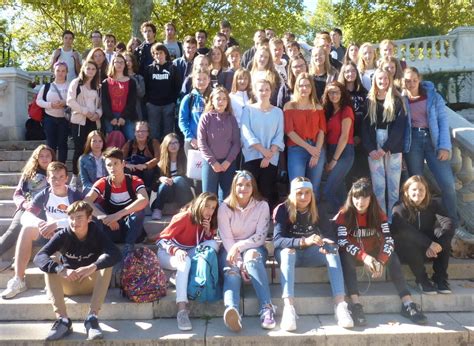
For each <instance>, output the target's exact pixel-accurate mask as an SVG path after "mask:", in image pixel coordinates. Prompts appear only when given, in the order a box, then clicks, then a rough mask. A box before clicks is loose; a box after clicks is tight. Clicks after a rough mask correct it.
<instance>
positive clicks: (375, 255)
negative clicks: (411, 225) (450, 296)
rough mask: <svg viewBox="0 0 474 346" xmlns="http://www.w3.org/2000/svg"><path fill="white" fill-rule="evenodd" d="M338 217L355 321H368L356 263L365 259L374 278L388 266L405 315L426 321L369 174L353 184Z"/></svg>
mask: <svg viewBox="0 0 474 346" xmlns="http://www.w3.org/2000/svg"><path fill="white" fill-rule="evenodd" d="M334 219H335V223H336V226H337V238H338V244H339V247H340V250H339V252H340V256H341V262H342V269H343V272H344V281H345V283H346V286H347V293H348V295H349V297H350V299H351V303H352V304H351V306H350V310H351V312H352V319H353V320H354V324H355V325H356V326H362V325H365V324H366V323H367V321H366V319H365V315H364V310H363V308H362V305H361V303H360V300H359V288H358V285H357V272H356V264H357V263H360V262H363V263H364V265H365V267H366V268H367V269H368V270H369V271H370V273H371V274H372V278H380V277H381V276H382V275H383V272H384V267H385V266H386V267H387V269H388V271H389V274H390V277H391V278H392V281H393V283H394V285H395V287H396V289H397V292H398V295H399V296H400V298H401V300H402V308H401V315H402V316H404V317H406V318H409V319H410V320H411V321H412V322H414V323H416V324H426V322H427V320H426V316H425V315H424V314H423V312H421V311H420V310H419V307H418V306H417V304H415V303H414V302H413V299H412V297H411V295H410V292H409V290H408V287H407V284H406V282H405V278H404V276H403V273H402V268H401V266H400V261H399V259H398V256H397V254H396V253H394V252H393V238H392V236H391V234H390V229H389V225H388V223H387V216H386V215H385V213H384V212H383V211H382V209H381V208H380V206H379V204H378V202H377V198H376V197H375V194H374V191H373V189H372V185H371V183H370V181H369V179H368V178H361V179H359V180H357V181H356V182H355V183H354V184H352V187H351V189H350V191H349V193H348V195H347V199H346V202H345V204H344V206H343V207H342V208H341V210H340V211H339V213H338V214H337V215H336V216H335V217H334Z"/></svg>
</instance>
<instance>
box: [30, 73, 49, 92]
mask: <svg viewBox="0 0 474 346" xmlns="http://www.w3.org/2000/svg"><path fill="white" fill-rule="evenodd" d="M28 74H29V75H30V77H31V81H32V82H33V83H35V84H36V86H40V85H42V84H44V83H49V82H51V79H52V78H53V73H52V72H50V71H28ZM35 89H36V88H35Z"/></svg>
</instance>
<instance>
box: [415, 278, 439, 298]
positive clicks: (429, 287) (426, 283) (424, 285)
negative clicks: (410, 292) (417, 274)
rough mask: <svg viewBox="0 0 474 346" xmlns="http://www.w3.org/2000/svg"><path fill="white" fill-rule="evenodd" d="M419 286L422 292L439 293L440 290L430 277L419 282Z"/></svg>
mask: <svg viewBox="0 0 474 346" xmlns="http://www.w3.org/2000/svg"><path fill="white" fill-rule="evenodd" d="M417 284H418V288H419V289H420V292H421V293H423V294H429V295H433V294H437V293H438V292H437V291H436V287H435V285H434V284H433V283H432V282H431V280H429V279H425V280H423V281H421V282H417Z"/></svg>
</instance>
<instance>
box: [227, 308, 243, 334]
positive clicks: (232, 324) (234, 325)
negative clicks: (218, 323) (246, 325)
mask: <svg viewBox="0 0 474 346" xmlns="http://www.w3.org/2000/svg"><path fill="white" fill-rule="evenodd" d="M223 318H224V324H225V325H226V327H227V328H229V329H230V330H232V331H233V332H236V333H237V332H240V331H241V330H242V319H241V317H240V314H239V312H238V311H237V309H236V308H234V307H233V306H229V307H228V308H227V309H225V311H224V316H223Z"/></svg>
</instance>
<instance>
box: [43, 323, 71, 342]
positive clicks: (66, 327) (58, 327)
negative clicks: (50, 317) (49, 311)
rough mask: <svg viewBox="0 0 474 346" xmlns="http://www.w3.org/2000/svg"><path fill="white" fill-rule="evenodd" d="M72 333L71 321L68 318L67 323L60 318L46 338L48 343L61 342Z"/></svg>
mask: <svg viewBox="0 0 474 346" xmlns="http://www.w3.org/2000/svg"><path fill="white" fill-rule="evenodd" d="M71 333H72V322H71V320H70V319H69V318H68V319H67V322H66V321H64V320H63V319H62V318H58V319H57V320H56V321H55V322H54V324H53V326H52V327H51V330H50V331H49V333H48V336H46V340H48V341H51V340H59V339H62V338H64V337H65V336H67V335H69V334H71Z"/></svg>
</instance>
